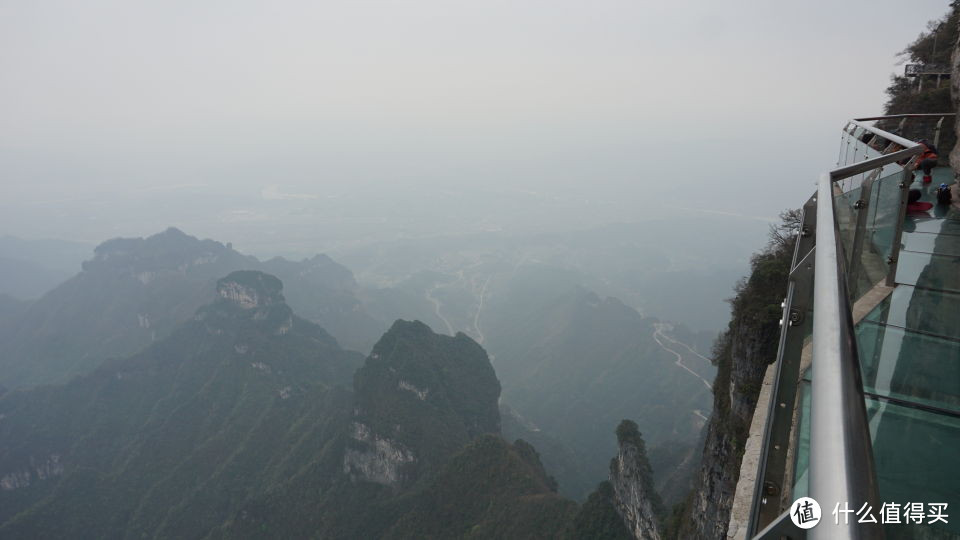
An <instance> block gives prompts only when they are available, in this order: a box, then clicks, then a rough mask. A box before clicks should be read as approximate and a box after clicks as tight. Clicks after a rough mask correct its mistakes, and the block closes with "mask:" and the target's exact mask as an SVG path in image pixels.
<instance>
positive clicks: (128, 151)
mask: <svg viewBox="0 0 960 540" xmlns="http://www.w3.org/2000/svg"><path fill="white" fill-rule="evenodd" d="M947 9H948V3H947V1H946V0H936V1H934V0H911V1H910V2H908V3H905V2H903V1H897V2H894V1H877V0H871V1H843V2H836V1H805V2H797V1H790V2H780V1H776V2H774V1H771V2H757V1H750V2H747V1H727V2H717V1H715V0H713V1H696V2H646V1H629V2H628V1H604V0H601V1H590V2H586V1H570V0H549V1H539V0H537V1H530V0H512V1H509V2H508V1H498V0H484V1H473V2H461V1H454V0H442V1H441V0H429V1H418V0H411V1H405V2H399V1H376V2H373V1H362V0H351V1H339V0H337V1H274V2H266V1H263V2H252V1H240V0H230V1H203V2H196V1H185V2H180V1H164V2H131V1H129V0H118V1H110V2H102V1H83V2H77V1H73V0H70V1H63V2H55V1H46V0H44V1H34V0H24V1H12V0H0V74H2V75H0V77H2V83H0V188H2V192H0V214H3V215H4V216H6V217H0V233H12V234H17V235H21V236H32V235H33V234H35V233H38V232H39V233H41V234H42V235H44V236H50V235H56V236H61V237H66V238H78V237H82V239H84V240H88V241H97V240H101V239H103V238H105V237H108V236H116V235H118V234H119V235H125V236H130V235H138V234H146V233H149V232H151V231H150V230H128V229H136V227H132V226H129V225H126V224H121V223H120V222H119V221H115V220H113V219H112V218H111V216H112V214H111V210H110V209H111V208H112V207H115V206H120V205H124V204H127V203H128V202H129V201H137V200H140V201H141V202H142V201H143V200H144V198H145V197H149V196H150V195H149V194H150V193H155V192H156V191H157V190H174V191H175V190H178V189H186V190H189V188H190V187H191V186H194V187H196V186H203V187H205V188H207V189H206V190H205V191H202V192H189V191H185V193H186V195H185V196H191V197H210V198H211V202H213V198H214V197H215V193H216V192H217V191H218V190H228V191H239V192H243V193H248V194H251V196H253V197H262V198H263V199H264V200H270V197H271V196H274V197H276V196H277V194H278V193H279V194H283V193H292V194H299V195H308V196H321V195H323V194H327V193H338V194H340V193H348V192H350V190H351V189H353V188H354V187H356V186H366V187H367V188H369V187H370V186H373V187H376V186H384V187H385V188H390V189H397V188H402V189H403V190H406V191H407V192H413V193H416V191H417V190H426V189H436V187H437V186H444V187H446V188H451V189H458V188H461V187H475V186H477V185H483V186H493V187H503V188H505V189H528V190H534V191H540V192H542V191H555V192H556V193H561V194H563V193H572V194H575V195H574V196H588V195H590V194H593V193H603V194H605V196H609V197H612V198H616V199H619V200H621V201H624V200H631V198H636V199H637V201H638V202H637V204H644V202H643V198H644V197H643V195H644V194H648V195H650V196H651V197H655V198H661V197H663V198H669V197H670V196H671V195H669V194H670V193H673V194H676V193H678V192H679V193H681V194H683V195H682V196H681V197H678V198H677V200H680V201H681V202H683V203H684V204H686V205H687V206H691V207H696V208H699V209H713V210H717V211H722V212H745V213H750V214H757V215H766V216H770V215H776V213H777V212H778V211H779V210H781V209H783V208H786V207H790V206H799V205H800V204H801V203H802V202H803V200H804V199H805V198H806V197H807V196H808V195H809V194H810V193H812V191H813V182H814V180H815V177H816V173H817V172H819V171H821V170H825V169H828V168H830V167H831V166H832V165H833V160H835V159H836V149H837V144H838V142H839V129H840V127H841V126H842V125H843V123H844V120H846V119H847V118H849V117H851V116H857V115H873V114H878V113H880V112H881V107H882V105H883V102H884V99H885V97H884V94H883V90H884V88H885V87H886V85H887V84H888V82H889V77H890V75H891V74H892V73H894V72H899V71H901V70H902V66H897V65H895V63H896V61H897V59H896V58H895V54H896V53H897V52H899V51H900V50H902V49H903V48H904V46H905V45H906V44H907V43H909V42H910V41H912V40H913V39H915V38H916V37H917V35H918V34H919V33H920V32H921V31H922V30H924V28H925V26H926V23H927V21H928V20H931V19H934V18H938V17H940V16H942V15H943V14H944V13H945V12H946V11H947ZM144 190H146V191H144ZM190 193H192V194H190ZM745 198H748V199H749V200H750V201H751V202H750V203H749V205H747V204H745V203H744V200H745ZM193 202H194V203H196V202H197V201H193ZM84 204H89V205H90V208H91V210H90V212H92V213H95V214H96V216H95V217H96V219H97V220H98V223H99V225H97V226H95V227H94V226H91V227H77V226H76V224H75V223H71V222H69V221H70V220H71V219H76V216H77V210H76V207H77V205H84ZM645 204H649V201H646V203H645ZM63 205H66V206H68V207H69V206H73V210H72V213H71V212H68V213H63V212H60V211H59V209H60V207H61V206H63ZM744 206H749V207H750V208H749V209H745V208H743V207H744ZM360 211H362V210H360V209H358V212H360ZM164 212H165V210H164V209H163V208H157V209H155V211H154V212H153V213H151V212H146V214H147V215H144V216H143V218H144V221H143V223H145V224H149V226H150V227H152V226H154V223H163V222H167V223H169V224H176V223H172V222H173V221H176V219H173V218H169V216H167V215H165V214H164ZM93 217H94V216H92V215H91V219H93ZM60 218H63V219H62V221H63V222H62V223H54V222H56V221H57V219H60ZM168 218H169V219H168ZM32 220H43V221H45V222H46V223H45V225H44V226H43V227H37V226H36V223H34V222H32ZM165 220H166V221H165ZM147 226H148V225H144V227H147ZM201 228H202V226H201ZM196 232H197V233H198V234H203V233H204V231H196Z"/></svg>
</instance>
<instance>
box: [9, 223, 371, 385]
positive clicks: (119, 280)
mask: <svg viewBox="0 0 960 540" xmlns="http://www.w3.org/2000/svg"><path fill="white" fill-rule="evenodd" d="M244 269H247V270H263V271H269V272H271V273H275V274H276V275H277V276H279V277H280V278H281V279H283V280H284V283H285V284H286V286H287V293H288V296H289V297H290V299H291V300H290V304H291V306H293V307H294V309H296V311H297V312H298V313H301V314H303V316H304V317H306V318H308V319H310V320H313V321H316V322H319V323H320V324H321V325H322V326H324V328H330V329H331V332H333V333H334V335H336V337H337V339H338V341H340V342H341V343H343V344H344V345H346V346H348V347H353V348H357V349H362V350H366V349H363V347H364V344H366V347H369V345H372V343H373V341H374V340H375V339H376V336H377V335H378V334H379V333H381V332H382V330H381V329H382V327H383V324H382V323H379V322H376V321H374V320H373V319H371V318H370V317H368V316H366V315H365V314H364V312H363V310H362V309H360V305H359V300H358V299H357V298H356V297H355V288H356V283H355V282H354V281H353V276H352V275H351V273H350V271H349V270H347V269H346V268H344V267H342V266H340V265H338V264H337V263H335V262H334V261H332V260H331V259H329V258H328V257H326V256H323V255H318V256H316V257H314V258H312V259H307V260H304V261H300V262H293V261H287V260H284V259H280V258H275V259H271V260H269V261H266V262H260V261H259V260H257V259H256V258H254V257H251V256H245V255H242V254H240V253H238V252H237V251H235V250H233V249H232V247H231V246H230V245H224V244H221V243H219V242H216V241H213V240H198V239H196V238H194V237H192V236H188V235H186V234H184V233H182V232H180V231H179V230H177V229H173V228H171V229H168V230H166V231H164V232H162V233H159V234H156V235H153V236H150V237H148V238H118V239H114V240H109V241H107V242H104V243H102V244H100V245H99V246H97V248H96V249H95V250H94V257H93V258H92V259H91V260H89V261H86V262H84V263H83V268H82V270H81V272H80V273H78V274H77V275H75V276H74V277H72V278H71V279H69V280H68V281H66V282H65V283H63V284H61V285H60V286H58V287H57V288H55V289H54V290H52V291H50V292H49V293H47V294H45V295H44V296H43V297H42V298H40V299H39V300H37V301H35V302H33V303H32V304H30V305H29V306H27V307H26V309H25V310H21V311H22V312H21V313H19V314H18V316H17V317H16V318H15V319H10V320H8V322H7V324H3V323H2V319H0V347H2V349H3V350H4V351H5V354H4V355H3V356H2V358H0V384H4V385H6V386H9V387H14V386H22V385H32V384H40V383H48V382H65V381H67V380H69V379H70V377H72V376H74V375H77V374H82V373H86V372H89V371H90V370H92V369H93V368H95V367H97V366H98V365H100V363H101V362H103V361H104V360H105V359H107V358H111V357H121V356H127V355H130V354H132V353H135V352H137V351H139V350H141V349H142V348H143V347H145V346H147V345H148V344H150V343H152V342H154V341H156V340H158V339H161V338H163V337H165V336H167V335H168V334H169V333H170V332H171V331H172V330H173V329H174V328H175V327H176V326H177V325H178V324H179V323H181V322H182V321H184V320H187V319H188V318H190V316H191V315H192V314H193V313H194V312H195V311H196V309H197V308H199V307H200V306H202V305H204V304H206V303H207V302H209V301H210V300H211V299H212V298H213V292H212V291H213V284H214V283H215V282H216V280H217V279H218V278H219V277H221V276H224V275H226V274H228V273H230V272H232V271H234V270H244ZM0 317H2V311H0ZM338 334H339V335H338Z"/></svg>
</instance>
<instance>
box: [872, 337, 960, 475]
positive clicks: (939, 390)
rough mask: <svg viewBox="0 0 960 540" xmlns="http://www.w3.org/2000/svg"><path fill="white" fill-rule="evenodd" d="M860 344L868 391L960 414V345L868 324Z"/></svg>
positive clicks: (959, 342) (950, 341) (937, 338)
mask: <svg viewBox="0 0 960 540" xmlns="http://www.w3.org/2000/svg"><path fill="white" fill-rule="evenodd" d="M857 344H858V347H859V354H860V369H861V372H862V376H863V389H864V391H865V392H867V393H872V394H877V395H880V396H884V397H891V398H895V399H900V400H905V401H910V402H914V403H919V404H922V405H927V406H930V407H936V408H940V409H945V410H950V411H956V412H957V413H958V414H960V341H956V340H951V339H946V338H942V337H937V336H931V335H927V334H921V333H919V332H914V331H910V330H904V329H903V328H897V327H893V326H883V325H878V324H873V323H870V322H862V323H861V324H860V325H858V327H857ZM958 448H960V447H958ZM958 452H960V450H958ZM958 485H960V484H958Z"/></svg>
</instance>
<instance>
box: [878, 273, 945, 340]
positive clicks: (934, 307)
mask: <svg viewBox="0 0 960 540" xmlns="http://www.w3.org/2000/svg"><path fill="white" fill-rule="evenodd" d="M958 314H960V294H957V293H948V292H943V291H928V290H926V289H917V288H914V287H911V286H909V285H898V286H897V288H896V289H894V290H893V293H892V294H891V295H890V296H888V297H887V298H885V299H884V300H883V302H881V303H880V305H878V306H877V307H876V308H874V310H873V311H871V312H870V313H868V314H867V316H866V317H864V320H865V321H871V322H875V323H879V324H891V325H894V326H899V327H901V328H906V329H907V330H918V331H920V332H924V333H927V334H935V335H938V336H941V337H946V338H953V339H958V340H960V324H957V320H958V319H957V315H958Z"/></svg>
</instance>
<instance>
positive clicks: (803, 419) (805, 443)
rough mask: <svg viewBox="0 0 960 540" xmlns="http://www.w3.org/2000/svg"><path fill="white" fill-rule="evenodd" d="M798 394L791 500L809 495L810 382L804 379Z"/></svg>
mask: <svg viewBox="0 0 960 540" xmlns="http://www.w3.org/2000/svg"><path fill="white" fill-rule="evenodd" d="M797 391H798V392H800V418H799V419H798V422H797V448H796V453H795V454H794V456H795V457H794V468H793V494H792V495H791V496H790V498H791V499H794V500H796V499H799V498H800V497H806V496H807V495H808V494H809V493H810V477H809V476H808V475H807V472H808V471H809V470H810V380H809V379H808V378H806V377H805V378H804V379H803V380H801V381H800V386H799V387H798V388H797Z"/></svg>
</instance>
